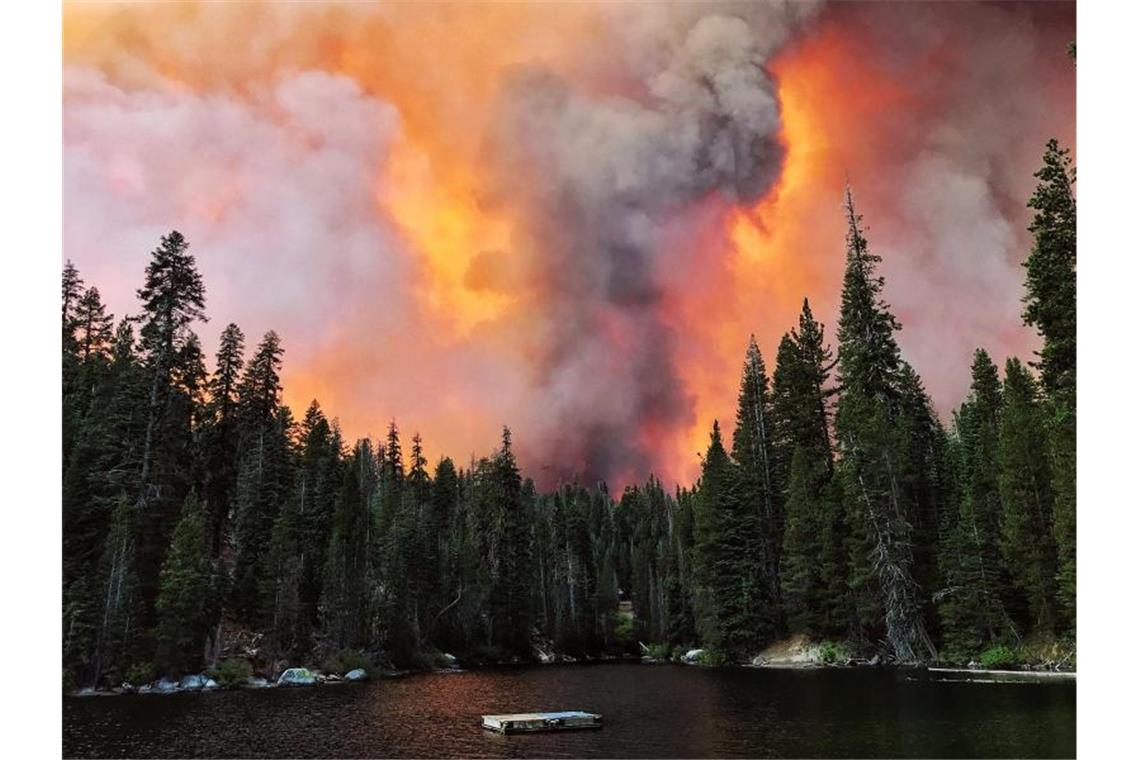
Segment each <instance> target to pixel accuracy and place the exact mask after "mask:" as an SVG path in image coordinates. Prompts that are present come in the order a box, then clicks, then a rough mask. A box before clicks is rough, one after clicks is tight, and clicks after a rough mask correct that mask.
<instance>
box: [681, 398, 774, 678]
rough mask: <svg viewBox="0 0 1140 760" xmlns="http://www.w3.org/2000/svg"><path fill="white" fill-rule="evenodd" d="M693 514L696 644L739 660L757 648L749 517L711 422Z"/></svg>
mask: <svg viewBox="0 0 1140 760" xmlns="http://www.w3.org/2000/svg"><path fill="white" fill-rule="evenodd" d="M696 507H697V508H696V511H695V514H694V517H695V521H694V537H695V541H696V544H695V547H694V549H695V551H696V555H697V567H698V589H699V595H698V598H699V600H700V604H699V605H698V606H697V608H696V610H695V612H696V615H697V617H698V620H697V625H698V633H699V634H700V637H701V640H702V641H703V642H705V643H706V644H708V645H709V646H710V647H711V648H712V649H714V650H718V651H721V652H724V653H726V654H730V655H733V656H742V655H747V654H749V652H750V650H751V649H752V648H754V647H755V646H757V645H758V644H759V643H760V641H759V640H758V630H757V628H756V626H755V625H754V623H755V619H754V618H753V614H754V611H755V607H754V606H753V604H752V603H753V598H754V597H753V595H752V594H751V591H752V589H751V586H750V578H751V577H752V575H751V573H750V570H751V567H750V565H751V564H752V562H753V561H754V558H753V557H751V556H749V550H750V549H751V548H752V546H751V545H750V542H749V541H747V536H748V535H749V534H750V533H751V530H750V528H749V526H748V523H749V522H750V521H752V520H754V519H755V516H754V513H753V512H752V510H750V509H749V508H748V507H746V506H744V505H743V504H742V502H741V499H740V474H739V471H738V470H737V468H736V466H735V464H734V463H733V462H732V460H731V459H729V457H728V454H727V452H726V451H725V450H724V445H723V443H722V442H721V434H720V425H719V424H718V423H717V422H715V421H714V422H713V430H712V434H711V436H710V440H709V448H708V452H707V453H706V455H705V459H704V462H703V466H702V468H701V480H700V486H699V488H698V490H697V502H696Z"/></svg>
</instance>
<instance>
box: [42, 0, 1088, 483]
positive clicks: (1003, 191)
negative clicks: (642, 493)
mask: <svg viewBox="0 0 1140 760" xmlns="http://www.w3.org/2000/svg"><path fill="white" fill-rule="evenodd" d="M1046 5H1048V6H1049V7H1046V8H1042V7H1032V6H1012V5H1010V6H1004V7H1003V6H1000V5H999V6H997V7H995V6H989V5H987V6H982V5H974V4H968V3H959V4H934V5H926V4H918V3H916V4H907V5H906V6H904V5H901V4H882V5H875V4H853V5H841V6H837V7H832V6H826V7H818V8H816V9H814V10H813V11H812V12H811V13H808V12H807V11H808V9H806V8H799V9H796V10H795V12H794V13H793V14H792V15H795V16H796V18H795V19H794V21H792V22H788V24H787V29H784V30H781V31H780V34H778V35H777V34H776V33H775V32H773V31H772V29H771V28H769V27H768V26H763V25H764V24H765V23H767V22H765V21H764V20H763V19H764V16H763V15H762V14H761V15H760V16H758V18H760V19H761V20H760V21H753V20H752V17H751V16H750V17H749V23H752V24H759V25H761V26H762V27H763V28H757V31H756V33H757V37H758V39H760V40H762V43H760V48H758V49H762V50H764V52H765V53H766V54H770V56H769V57H768V59H767V60H766V61H765V65H766V68H767V69H768V71H769V72H770V73H771V76H772V77H773V79H774V82H775V87H776V93H777V96H778V102H779V107H780V115H781V118H782V127H781V129H780V131H779V140H780V142H781V143H782V144H783V146H784V148H785V151H786V153H785V156H784V162H783V165H782V169H781V170H780V173H779V175H778V179H776V181H775V182H774V184H773V185H772V186H771V188H770V189H769V190H768V191H767V192H766V193H765V194H764V196H763V197H762V198H761V199H760V200H759V201H758V202H757V203H755V204H748V205H744V206H741V205H737V204H735V203H733V202H732V201H731V199H726V198H725V197H722V196H720V195H717V194H715V193H711V194H709V195H708V196H707V197H701V198H698V199H695V200H694V201H693V202H691V203H689V204H688V205H687V206H686V208H685V210H684V214H683V215H678V221H676V223H675V224H674V223H673V222H672V221H671V220H669V219H664V220H662V219H655V220H654V221H655V223H656V224H658V225H659V226H660V227H661V229H663V230H667V234H663V235H662V237H661V240H662V241H663V242H661V243H660V245H659V246H658V247H657V248H655V249H654V250H655V252H656V253H657V254H659V258H657V259H656V260H655V262H654V263H653V264H652V265H651V267H650V270H651V272H652V276H653V278H654V283H655V284H656V286H657V287H658V288H659V290H660V300H659V302H657V303H656V304H655V305H654V306H653V307H652V318H653V320H654V324H660V325H661V326H662V329H664V330H666V331H668V333H669V334H670V335H671V336H672V342H671V348H670V355H669V363H670V365H671V367H672V369H673V372H674V374H675V376H676V378H677V380H678V382H679V388H678V389H676V391H675V393H674V395H675V396H676V399H675V402H676V403H675V406H677V408H678V409H679V411H678V412H677V413H675V414H673V415H672V416H670V417H668V418H667V419H665V418H657V417H654V416H653V415H652V414H647V415H646V416H644V417H643V418H637V419H636V424H635V426H634V429H631V430H629V438H630V440H631V441H634V442H635V443H634V444H632V445H635V446H637V447H639V450H640V451H641V452H648V463H649V465H650V467H651V469H653V470H654V471H655V472H656V473H657V474H658V475H660V476H662V477H663V479H664V480H665V481H666V482H680V483H688V482H690V481H691V480H692V479H693V478H694V477H695V475H696V473H697V471H698V469H697V468H698V466H699V462H698V459H697V456H696V452H697V451H699V450H701V449H703V448H704V447H705V445H706V443H707V436H708V430H709V428H710V426H711V423H712V420H713V419H714V418H720V419H721V421H722V424H724V426H725V427H727V428H729V429H731V421H732V418H733V414H734V409H735V396H736V392H737V384H738V381H739V371H740V365H741V362H742V360H743V354H744V348H745V346H746V344H747V341H748V337H749V334H752V333H754V334H755V335H756V336H757V339H758V341H759V343H760V347H761V350H762V353H763V355H764V358H765V360H766V361H767V363H768V368H769V371H771V370H772V369H773V364H774V354H775V348H776V345H777V343H778V341H779V338H780V335H781V334H782V333H783V332H785V331H786V330H787V329H789V328H790V327H791V326H792V325H793V324H794V322H795V320H796V318H797V315H798V312H799V308H800V303H801V301H802V299H803V298H804V297H805V296H806V297H808V298H810V299H811V301H812V304H813V309H814V310H815V313H816V315H817V317H818V318H820V319H822V320H823V321H824V322H825V323H826V324H827V325H828V327H829V329H830V328H832V327H833V325H834V321H835V314H836V309H837V301H838V289H839V283H840V275H841V271H842V263H843V262H842V253H843V234H844V228H843V219H842V216H841V214H840V212H839V203H840V198H841V192H842V187H843V184H844V182H845V180H846V178H847V177H848V176H849V177H850V179H851V182H852V185H853V187H854V189H855V196H856V201H857V203H858V204H859V205H860V209H861V211H862V213H863V214H864V216H865V219H866V222H867V224H868V225H869V227H870V239H871V243H872V246H873V247H875V248H876V250H878V252H879V253H880V254H882V255H883V256H884V263H883V272H884V274H885V275H886V277H887V291H886V294H887V298H888V300H889V301H891V302H892V305H893V306H894V307H895V310H896V312H897V313H898V315H899V316H900V318H901V320H902V322H903V324H904V330H903V333H902V334H901V335H900V341H901V343H902V346H903V350H904V353H905V354H906V356H907V358H908V359H910V360H911V361H912V363H913V364H915V366H916V368H917V369H918V370H919V372H920V373H921V374H922V375H923V378H924V380H925V382H926V385H927V388H928V390H929V391H930V392H931V394H932V396H933V398H934V400H935V402H936V404H937V406H938V408H939V409H940V411H942V412H943V413H944V414H946V413H948V412H949V410H950V409H951V408H953V406H954V405H955V404H956V403H958V401H960V399H961V398H962V396H963V395H964V393H965V390H966V387H967V385H968V366H969V357H970V353H971V352H972V349H973V347H974V346H976V345H982V346H985V347H987V348H988V349H990V350H991V351H992V352H993V353H994V354H995V358H1000V357H1004V356H1005V355H1010V354H1020V355H1022V356H1026V355H1027V354H1028V353H1029V352H1030V351H1032V349H1033V347H1034V345H1035V344H1034V338H1033V336H1032V335H1031V334H1030V333H1029V332H1028V331H1026V330H1025V329H1024V328H1022V327H1021V326H1020V324H1019V319H1018V313H1019V304H1018V299H1019V297H1020V293H1019V291H1018V288H1019V285H1020V272H1019V267H1018V263H1019V260H1020V257H1021V256H1023V255H1024V251H1025V244H1026V239H1025V234H1024V227H1025V225H1026V223H1027V221H1028V217H1027V216H1026V214H1025V212H1024V198H1026V197H1027V194H1028V188H1029V187H1031V185H1032V181H1033V180H1032V176H1031V175H1032V172H1033V170H1034V169H1035V166H1036V161H1037V159H1038V158H1039V155H1040V149H1041V146H1042V145H1043V144H1044V141H1045V140H1046V139H1047V138H1048V137H1050V136H1054V135H1055V136H1057V137H1059V138H1060V139H1061V140H1062V142H1064V143H1067V144H1070V145H1071V144H1073V142H1074V139H1073V137H1074V129H1075V97H1074V96H1075V77H1074V75H1073V72H1072V66H1071V63H1070V62H1069V61H1068V60H1067V59H1066V57H1065V55H1064V44H1065V43H1066V42H1067V41H1068V39H1070V38H1071V37H1072V35H1073V27H1074V25H1075V12H1074V10H1073V8H1072V6H1071V5H1068V4H1046ZM755 11H756V9H755V8H753V9H752V11H750V12H755ZM734 12H736V7H726V8H720V7H718V6H715V5H703V6H694V7H680V6H678V7H677V8H671V9H669V10H667V11H650V10H649V7H648V6H641V7H639V6H623V7H617V6H603V5H591V4H553V5H550V4H537V3H536V4H525V3H514V4H511V3H502V4H447V5H431V4H416V5H412V4H392V5H384V6H379V7H374V6H367V7H363V6H337V5H328V6H326V5H320V6H314V5H305V4H280V5H263V4H236V3H235V4H230V3H226V4H201V5H199V4H153V5H124V6H120V5H113V4H107V5H91V4H65V17H64V30H63V40H64V61H65V66H66V69H65V93H64V96H65V101H64V102H65V117H64V118H65V125H64V126H65V128H64V134H65V145H64V147H65V254H66V255H67V256H68V257H69V258H71V259H72V260H73V261H75V262H76V264H77V265H78V266H79V268H80V271H81V272H82V273H83V275H84V277H85V279H86V280H87V281H88V282H89V283H93V284H97V285H99V287H100V289H101V290H102V291H103V292H104V294H105V295H106V296H107V297H108V300H109V302H110V304H111V306H112V308H113V310H114V311H115V312H116V314H118V315H121V314H124V313H127V312H129V311H131V310H133V309H134V308H135V306H134V303H133V300H132V294H133V289H134V288H135V287H137V284H138V280H139V278H140V276H141V273H142V270H143V267H144V266H145V261H146V256H147V254H148V252H149V250H150V248H152V247H153V245H154V244H155V242H157V238H158V235H159V234H162V233H163V232H165V231H167V230H169V229H171V228H178V229H181V230H182V231H183V232H184V233H186V234H187V237H188V239H189V240H190V242H191V246H192V250H193V252H194V253H195V254H196V256H197V258H198V261H199V265H200V268H201V269H202V271H203V274H204V277H205V280H206V285H207V293H208V304H207V306H208V312H209V314H210V315H211V322H210V323H209V324H208V325H207V326H203V327H202V328H201V330H200V333H201V335H202V337H203V339H204V342H205V344H206V345H207V346H208V347H209V346H211V345H213V344H214V342H215V341H216V336H217V333H218V332H220V330H221V328H222V327H223V326H224V325H225V324H226V323H227V322H229V321H236V322H238V323H239V324H240V325H241V326H242V327H243V329H244V330H245V332H246V336H247V344H248V346H247V350H251V349H252V346H253V344H255V343H256V341H257V339H258V337H259V335H260V334H261V333H262V332H264V331H265V330H267V329H270V328H275V329H277V330H278V332H279V333H280V334H281V336H282V339H283V341H284V345H285V349H286V354H285V368H284V369H285V371H284V383H285V400H286V402H287V403H289V404H290V406H292V407H293V408H294V410H295V411H298V412H299V411H300V410H303V408H304V407H305V406H307V405H308V403H309V401H310V400H311V399H312V398H318V399H319V400H320V401H321V404H322V406H323V407H324V408H325V409H326V410H327V411H328V413H329V414H330V415H334V416H337V417H338V418H339V420H340V423H341V426H342V428H343V429H344V431H345V433H346V435H347V436H348V437H349V438H350V439H351V438H354V437H358V436H365V435H372V436H376V435H379V434H381V433H382V431H383V429H384V428H385V426H386V425H387V422H388V420H389V419H391V418H395V419H397V420H398V422H399V423H400V425H401V428H402V430H404V431H405V432H406V434H407V435H408V436H409V437H410V434H411V432H412V431H413V430H419V431H421V432H422V434H423V436H424V439H425V443H426V447H427V450H428V453H429V455H430V456H431V457H433V458H434V457H436V456H438V455H440V454H443V453H447V454H450V455H452V456H454V457H455V458H457V459H458V460H459V461H460V462H461V463H464V462H465V461H466V459H467V458H468V456H470V455H473V454H476V455H478V454H483V453H486V452H488V451H489V450H490V449H491V448H493V446H494V445H495V442H496V440H497V437H498V430H499V427H500V425H502V424H508V425H510V426H511V427H512V428H513V429H514V430H515V440H516V442H517V443H518V446H519V447H520V450H521V452H522V454H521V455H522V458H523V464H524V467H526V468H527V470H528V472H529V473H530V474H533V475H535V476H536V477H537V478H538V479H540V480H544V481H550V480H552V479H554V478H557V477H565V476H569V474H571V473H573V472H575V471H577V470H578V469H580V468H581V466H582V463H581V462H575V461H555V459H556V454H557V449H558V446H556V445H549V444H547V443H546V442H548V441H555V440H560V439H559V438H558V436H559V435H561V434H562V433H563V432H564V430H563V428H565V427H566V425H567V420H565V419H554V418H551V417H550V415H549V414H548V410H549V402H550V398H551V397H552V396H553V395H557V394H567V393H569V394H573V393H574V390H573V389H572V388H570V389H568V388H567V385H568V384H570V379H568V378H558V377H555V378H553V379H551V377H550V372H551V369H550V357H549V356H548V355H547V354H546V353H544V352H546V351H547V347H548V346H549V342H550V340H551V339H552V337H553V336H554V335H556V334H557V333H558V332H559V331H560V330H561V329H562V328H563V327H564V325H562V324H561V323H560V320H564V315H563V313H562V312H560V311H552V308H551V306H550V304H551V303H552V294H553V293H554V291H556V290H557V291H559V292H562V290H561V289H563V288H564V287H567V288H568V287H569V286H568V285H565V283H563V282H561V281H560V279H559V278H558V277H555V276H552V274H551V271H550V270H549V269H548V268H546V269H544V266H543V264H544V262H546V261H548V259H549V255H550V250H549V249H547V248H546V247H545V245H546V241H544V240H543V239H542V238H541V237H540V236H536V235H535V234H533V231H534V229H535V223H534V220H533V218H531V217H533V216H534V211H533V209H526V210H524V208H523V204H521V203H520V202H519V199H518V198H517V197H513V196H511V195H510V194H504V191H503V183H502V182H501V181H498V180H497V179H495V178H496V177H498V176H499V175H498V174H496V173H497V172H498V173H501V172H502V167H501V165H500V164H499V163H496V162H499V161H501V155H500V153H501V152H496V151H495V150H492V149H490V148H489V147H488V146H489V144H490V143H489V142H488V140H489V137H488V136H489V134H491V133H492V132H493V130H494V129H495V128H496V125H497V124H498V123H499V122H498V121H497V120H499V119H501V118H502V109H503V102H504V98H505V97H506V96H505V95H504V85H503V83H504V81H506V80H507V79H508V78H509V77H510V76H511V75H512V72H513V71H516V70H518V69H519V68H520V67H529V68H530V69H536V68H541V69H542V70H544V71H550V72H554V73H556V74H557V75H558V76H559V77H560V78H561V81H564V82H566V83H567V86H568V87H569V88H570V89H572V91H574V92H575V93H576V94H580V95H581V96H582V97H585V98H590V99H592V100H591V102H594V101H597V102H608V100H613V99H620V98H624V99H628V100H630V101H632V102H641V101H644V100H645V99H646V97H647V95H646V91H645V84H644V83H645V82H646V81H649V80H648V79H647V76H648V75H647V74H646V70H647V69H651V68H652V67H653V66H654V65H657V59H658V58H662V59H664V58H665V57H667V55H668V53H669V50H670V49H671V47H670V46H671V45H675V44H676V40H678V39H681V38H683V36H684V34H685V33H686V31H687V30H688V28H689V27H691V26H692V24H693V21H694V19H695V18H697V17H698V16H700V15H702V14H709V13H725V14H732V13H734ZM801 16H802V17H803V18H801ZM545 179H548V178H544V177H542V176H535V177H530V178H528V182H529V186H530V187H534V191H535V192H536V193H539V192H540V191H541V192H547V191H550V190H551V189H550V188H546V187H545V186H544V185H543V183H544V180H545ZM554 190H557V188H554ZM527 214H529V215H530V217H527V218H526V219H524V216H525V215H527ZM557 222H558V220H557V219H555V220H553V221H552V220H550V219H548V218H547V219H543V220H542V223H543V224H544V225H550V224H554V225H557ZM674 227H676V229H674ZM553 301H555V302H558V299H553ZM605 313H609V312H605ZM605 313H603V314H602V315H600V316H597V321H596V322H592V323H591V324H592V325H593V327H592V328H591V329H594V328H598V329H602V328H599V327H598V325H601V326H602V327H604V328H605V329H607V330H609V331H610V334H607V335H606V336H603V340H605V341H609V343H608V345H610V346H611V347H612V354H611V355H610V356H609V357H604V358H600V359H599V361H600V362H603V363H605V364H606V365H607V366H609V362H613V364H614V366H613V367H611V368H610V369H608V370H606V372H612V373H613V377H615V378H623V379H628V375H626V374H623V370H622V368H621V367H620V364H621V362H622V360H623V357H624V356H625V355H627V354H629V353H632V352H636V351H644V350H651V349H652V347H646V346H638V345H633V344H636V343H637V342H638V340H639V339H640V338H641V337H642V336H641V334H640V333H637V332H636V331H634V332H632V333H631V332H629V330H630V327H629V324H630V323H628V322H627V321H623V318H622V317H621V315H620V313H619V314H618V315H617V316H616V317H613V320H611V321H607V319H609V317H606V316H605ZM611 316H613V315H612V314H611ZM603 374H604V373H603ZM607 377H608V375H607ZM623 392H625V391H624V390H623V389H622V388H619V387H616V385H615V387H612V388H607V387H601V388H597V389H594V390H593V391H591V393H593V394H595V395H592V396H590V397H588V398H587V399H585V400H578V401H577V402H575V405H574V406H572V407H570V408H574V409H579V408H584V407H589V408H591V409H594V408H597V409H598V414H599V415H605V414H607V413H608V412H607V411H606V410H607V408H608V407H607V405H608V404H613V405H614V409H615V410H617V409H620V407H621V406H622V404H623V403H625V399H624V397H623V396H622V393H623ZM645 469H646V468H645V458H644V457H641V458H637V457H634V458H627V459H624V460H621V462H618V463H615V464H613V465H612V466H603V467H602V469H601V474H603V475H605V476H607V477H608V478H609V479H610V480H611V485H614V484H623V483H626V482H630V481H633V480H640V479H642V478H644V477H645V476H646V475H648V474H649V473H648V472H646V471H644V470H645ZM595 474H596V473H595Z"/></svg>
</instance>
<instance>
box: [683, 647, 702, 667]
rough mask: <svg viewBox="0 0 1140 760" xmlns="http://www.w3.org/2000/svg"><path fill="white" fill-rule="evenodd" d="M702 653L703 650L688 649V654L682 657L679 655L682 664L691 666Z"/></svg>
mask: <svg viewBox="0 0 1140 760" xmlns="http://www.w3.org/2000/svg"><path fill="white" fill-rule="evenodd" d="M704 653H705V650H703V649H690V650H689V651H688V652H685V653H684V654H683V655H681V662H684V663H686V664H688V665H693V664H695V663H696V662H697V660H698V659H699V658H700V656H701V655H702V654H704Z"/></svg>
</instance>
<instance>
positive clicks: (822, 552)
mask: <svg viewBox="0 0 1140 760" xmlns="http://www.w3.org/2000/svg"><path fill="white" fill-rule="evenodd" d="M834 364H835V362H834V360H833V359H832V354H831V349H830V348H829V347H827V346H826V345H825V344H824V337H823V325H821V324H820V323H819V322H817V321H816V320H815V318H814V316H813V315H812V312H811V307H810V306H809V304H808V302H807V300H806V299H805V300H804V304H803V309H802V310H801V313H800V321H799V326H798V329H797V330H793V331H792V332H790V333H788V334H787V335H785V336H784V337H783V339H782V340H781V341H780V348H779V351H778V352H777V354H776V372H775V374H774V376H773V378H774V392H773V413H774V419H775V425H774V427H775V433H776V434H775V448H776V450H777V451H778V452H779V454H778V456H777V459H778V461H779V462H780V464H781V465H783V466H784V467H786V468H787V474H786V475H785V476H784V478H783V480H784V482H785V483H786V485H785V487H784V488H785V490H784V499H785V506H784V522H785V529H784V533H783V556H782V562H781V580H782V583H783V597H784V598H783V604H784V610H785V615H786V616H787V620H788V628H789V630H792V631H801V632H806V633H812V634H817V635H822V634H825V633H843V632H845V631H846V628H847V625H848V619H847V618H848V614H847V612H848V611H847V607H848V593H847V562H846V556H845V552H844V546H843V544H844V527H843V514H842V510H841V502H840V500H839V499H837V498H836V485H837V481H836V479H835V478H834V474H835V467H834V459H833V454H832V446H831V435H830V429H829V421H830V413H829V409H830V399H831V397H832V396H833V395H834V390H833V389H830V388H829V387H828V379H829V376H830V372H831V370H832V368H833V366H834Z"/></svg>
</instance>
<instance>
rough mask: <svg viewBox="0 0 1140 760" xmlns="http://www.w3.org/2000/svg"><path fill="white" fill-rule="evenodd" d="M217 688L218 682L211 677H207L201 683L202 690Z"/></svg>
mask: <svg viewBox="0 0 1140 760" xmlns="http://www.w3.org/2000/svg"><path fill="white" fill-rule="evenodd" d="M216 688H218V682H217V681H215V680H214V679H213V678H207V679H206V682H205V683H204V684H202V691H213V690H214V689H216Z"/></svg>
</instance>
